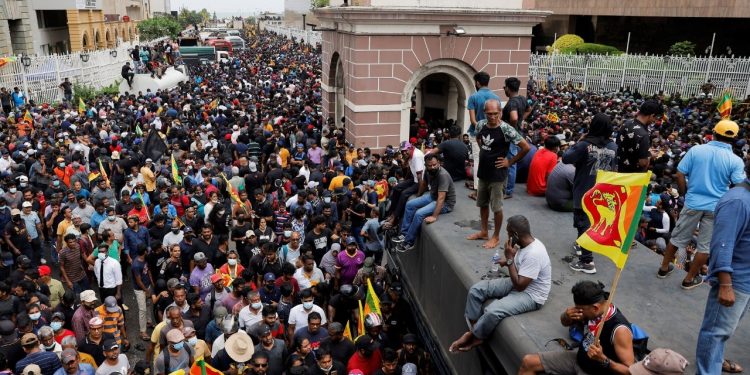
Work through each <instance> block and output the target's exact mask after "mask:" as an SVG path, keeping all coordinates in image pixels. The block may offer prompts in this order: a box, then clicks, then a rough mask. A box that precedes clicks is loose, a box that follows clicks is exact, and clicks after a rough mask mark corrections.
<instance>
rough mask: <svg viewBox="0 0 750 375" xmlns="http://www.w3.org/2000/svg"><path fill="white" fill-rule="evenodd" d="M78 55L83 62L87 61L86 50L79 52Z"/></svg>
mask: <svg viewBox="0 0 750 375" xmlns="http://www.w3.org/2000/svg"><path fill="white" fill-rule="evenodd" d="M80 57H81V61H83V62H88V61H89V54H88V52H83V53H81V55H80Z"/></svg>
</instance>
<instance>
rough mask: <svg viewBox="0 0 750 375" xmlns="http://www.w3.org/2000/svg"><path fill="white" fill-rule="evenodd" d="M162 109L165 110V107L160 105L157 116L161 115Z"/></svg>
mask: <svg viewBox="0 0 750 375" xmlns="http://www.w3.org/2000/svg"><path fill="white" fill-rule="evenodd" d="M162 111H164V107H161V106H160V107H159V108H158V109H157V110H156V115H157V116H161V112H162Z"/></svg>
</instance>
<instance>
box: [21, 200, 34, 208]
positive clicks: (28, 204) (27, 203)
mask: <svg viewBox="0 0 750 375" xmlns="http://www.w3.org/2000/svg"><path fill="white" fill-rule="evenodd" d="M33 206H34V205H33V204H31V202H28V201H26V202H23V203H22V204H21V207H23V208H26V207H33Z"/></svg>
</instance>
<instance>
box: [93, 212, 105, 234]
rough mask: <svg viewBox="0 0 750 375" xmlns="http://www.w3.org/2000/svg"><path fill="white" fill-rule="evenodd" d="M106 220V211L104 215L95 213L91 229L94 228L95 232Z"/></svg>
mask: <svg viewBox="0 0 750 375" xmlns="http://www.w3.org/2000/svg"><path fill="white" fill-rule="evenodd" d="M104 220H107V212H106V211H105V212H102V213H98V212H94V214H93V215H91V223H89V224H91V227H92V228H94V230H98V229H99V224H101V223H102V221H104Z"/></svg>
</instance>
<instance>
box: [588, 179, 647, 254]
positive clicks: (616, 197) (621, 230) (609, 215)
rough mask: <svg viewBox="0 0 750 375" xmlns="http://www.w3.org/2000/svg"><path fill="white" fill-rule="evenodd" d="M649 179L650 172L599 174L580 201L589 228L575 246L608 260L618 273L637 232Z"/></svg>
mask: <svg viewBox="0 0 750 375" xmlns="http://www.w3.org/2000/svg"><path fill="white" fill-rule="evenodd" d="M650 179H651V172H647V173H617V172H608V171H601V170H600V171H599V172H598V173H597V175H596V184H595V185H594V187H592V188H591V189H590V190H589V191H587V192H586V194H584V195H583V199H582V200H581V203H582V206H583V210H584V211H585V212H586V215H587V216H588V217H589V222H590V223H591V227H589V229H588V230H587V231H586V232H585V233H584V234H582V235H581V236H580V237H578V240H576V242H577V243H578V245H580V246H581V247H583V248H584V249H586V250H590V251H593V252H595V253H599V254H602V255H604V256H606V257H608V258H610V259H611V260H612V261H613V262H615V266H617V268H618V269H622V268H623V267H624V266H625V262H626V261H627V259H628V250H630V244H631V243H632V241H633V237H634V236H635V233H636V231H637V229H638V223H639V221H640V219H641V211H642V210H643V202H644V201H645V200H646V186H647V185H648V183H649V181H650Z"/></svg>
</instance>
